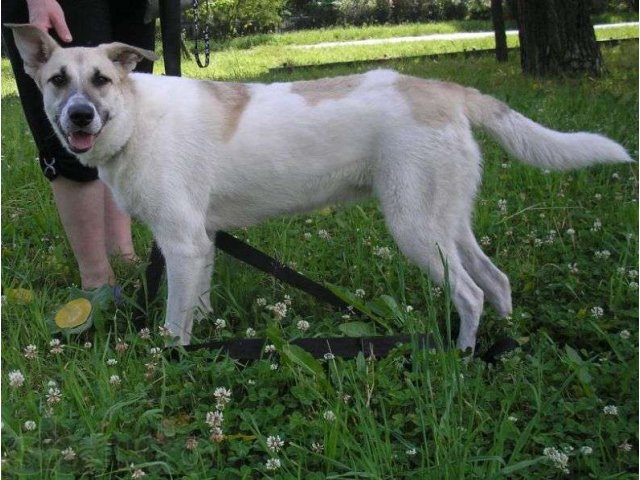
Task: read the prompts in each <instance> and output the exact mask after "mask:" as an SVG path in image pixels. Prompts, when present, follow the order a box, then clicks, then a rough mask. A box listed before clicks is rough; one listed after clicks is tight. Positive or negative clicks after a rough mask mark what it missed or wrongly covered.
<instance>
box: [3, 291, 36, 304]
mask: <svg viewBox="0 0 640 480" xmlns="http://www.w3.org/2000/svg"><path fill="white" fill-rule="evenodd" d="M7 301H8V302H9V303H17V304H19V305H25V304H27V303H31V302H32V301H33V291H32V290H29V289H28V288H10V289H8V290H7Z"/></svg>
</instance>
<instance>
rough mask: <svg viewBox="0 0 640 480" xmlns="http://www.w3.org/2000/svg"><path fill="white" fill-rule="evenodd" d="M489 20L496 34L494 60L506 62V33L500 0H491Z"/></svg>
mask: <svg viewBox="0 0 640 480" xmlns="http://www.w3.org/2000/svg"><path fill="white" fill-rule="evenodd" d="M491 21H492V22H493V31H494V32H495V36H496V60H498V61H499V62H506V61H507V59H508V51H507V34H506V32H505V29H504V13H503V12H502V0H491Z"/></svg>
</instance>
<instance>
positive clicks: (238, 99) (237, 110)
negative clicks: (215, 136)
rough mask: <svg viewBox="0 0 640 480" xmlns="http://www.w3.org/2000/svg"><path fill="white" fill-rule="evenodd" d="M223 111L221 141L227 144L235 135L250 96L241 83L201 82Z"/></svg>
mask: <svg viewBox="0 0 640 480" xmlns="http://www.w3.org/2000/svg"><path fill="white" fill-rule="evenodd" d="M202 84H203V85H204V86H205V87H206V88H207V91H208V92H209V93H212V94H213V96H214V97H215V99H216V101H217V102H218V103H220V104H221V106H222V109H223V125H222V132H221V135H222V141H224V142H228V141H229V140H231V139H232V138H233V135H234V134H235V133H236V130H237V128H238V125H239V124H240V118H241V117H242V113H243V112H244V110H245V109H246V108H247V105H248V103H249V100H250V99H251V95H250V93H249V88H248V87H247V85H245V84H243V83H229V82H202Z"/></svg>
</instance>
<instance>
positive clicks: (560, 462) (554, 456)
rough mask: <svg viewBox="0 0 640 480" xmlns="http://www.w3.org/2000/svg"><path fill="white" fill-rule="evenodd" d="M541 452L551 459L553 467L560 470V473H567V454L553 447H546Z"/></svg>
mask: <svg viewBox="0 0 640 480" xmlns="http://www.w3.org/2000/svg"><path fill="white" fill-rule="evenodd" d="M542 454H543V455H544V456H545V457H547V458H548V459H549V460H551V462H552V463H553V466H554V467H555V468H557V469H558V470H562V473H565V474H568V473H569V469H568V468H567V466H568V465H569V456H568V455H567V454H566V453H562V452H561V451H559V450H558V449H556V448H553V447H547V448H545V449H544V450H543V452H542Z"/></svg>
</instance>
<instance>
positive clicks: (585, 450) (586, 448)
mask: <svg viewBox="0 0 640 480" xmlns="http://www.w3.org/2000/svg"><path fill="white" fill-rule="evenodd" d="M580 453H581V454H582V455H591V454H592V453H593V448H591V447H589V446H588V445H585V446H583V447H580Z"/></svg>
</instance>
